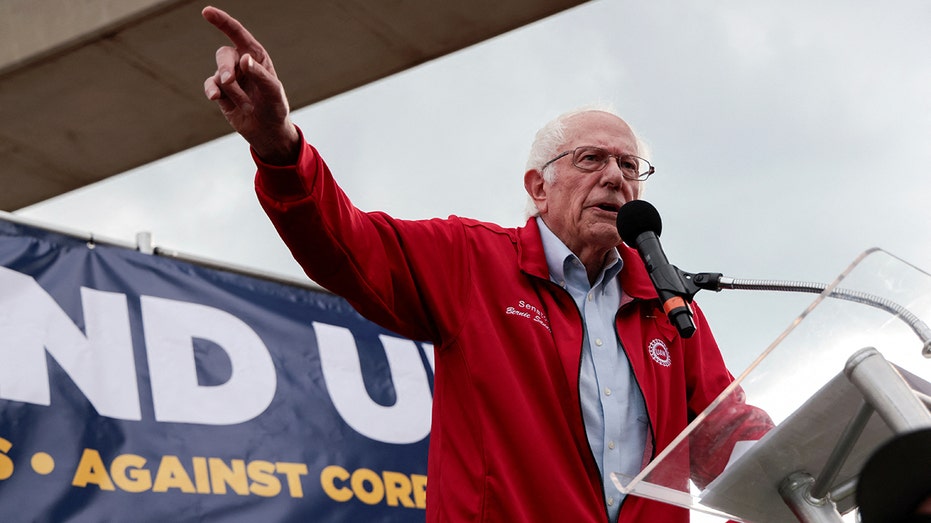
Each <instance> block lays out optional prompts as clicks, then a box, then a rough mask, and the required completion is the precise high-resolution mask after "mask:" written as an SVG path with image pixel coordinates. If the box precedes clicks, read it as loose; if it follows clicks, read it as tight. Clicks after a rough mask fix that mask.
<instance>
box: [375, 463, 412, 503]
mask: <svg viewBox="0 0 931 523" xmlns="http://www.w3.org/2000/svg"><path fill="white" fill-rule="evenodd" d="M381 476H382V477H383V478H384V479H385V502H386V503H388V506H389V507H396V506H398V505H399V504H400V505H403V506H405V507H408V508H411V507H413V506H414V500H413V499H411V490H412V486H411V480H410V478H408V477H407V475H405V474H401V473H400V472H391V471H388V470H386V471H384V472H382V473H381Z"/></svg>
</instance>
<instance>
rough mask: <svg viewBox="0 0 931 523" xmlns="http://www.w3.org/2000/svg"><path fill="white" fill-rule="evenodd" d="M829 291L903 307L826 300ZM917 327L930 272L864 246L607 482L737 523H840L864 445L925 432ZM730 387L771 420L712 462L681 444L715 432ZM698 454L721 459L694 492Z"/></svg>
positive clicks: (930, 419)
mask: <svg viewBox="0 0 931 523" xmlns="http://www.w3.org/2000/svg"><path fill="white" fill-rule="evenodd" d="M840 290H855V291H857V292H858V293H863V294H864V295H867V296H869V297H876V298H879V299H882V300H884V301H885V302H891V303H894V304H897V305H898V306H901V307H902V308H904V309H905V312H902V311H899V313H896V314H891V313H890V312H889V311H888V307H887V310H881V309H879V308H876V307H871V306H869V305H865V304H863V303H856V302H852V301H847V300H839V299H836V298H832V297H830V295H831V293H832V292H834V293H835V295H837V291H840ZM735 299H736V298H735ZM929 322H931V274H928V273H926V272H924V271H922V270H920V269H918V268H916V267H914V266H912V265H910V264H908V263H907V262H905V261H903V260H901V259H899V258H897V257H895V256H893V255H891V254H889V253H887V252H885V251H882V250H879V249H872V250H869V251H867V252H865V253H864V254H863V255H861V256H860V257H858V258H857V259H856V260H855V261H854V262H853V263H852V264H851V265H850V267H848V269H847V270H845V271H844V273H842V274H841V275H840V276H838V277H837V278H836V279H835V281H834V282H832V283H831V284H829V285H828V287H827V289H826V290H825V291H824V292H822V293H821V294H820V295H817V296H815V297H814V300H813V302H812V303H811V305H810V306H809V307H808V308H807V309H805V310H804V311H803V312H802V313H801V314H800V315H799V316H798V318H796V320H795V321H793V322H792V323H791V324H790V325H789V326H788V327H787V328H786V330H785V331H784V332H783V333H782V334H780V335H779V337H778V338H777V339H776V340H775V341H774V342H773V343H772V344H770V346H769V347H767V348H766V349H765V350H764V351H763V352H762V353H761V354H760V356H759V357H758V358H756V360H754V361H753V363H751V364H750V366H749V367H748V368H747V369H746V370H744V371H743V372H740V369H731V370H732V372H734V373H735V375H736V376H737V380H736V381H735V382H734V383H733V384H732V385H731V386H730V387H728V389H726V390H725V391H724V392H723V393H722V394H721V396H720V397H719V398H718V399H717V400H715V402H713V403H712V405H711V406H709V407H708V409H706V410H705V412H703V413H701V414H700V415H699V416H698V417H696V419H695V420H694V421H693V422H692V423H691V424H690V425H689V426H688V427H687V428H686V429H685V430H684V431H683V432H682V433H681V434H680V435H679V436H678V437H677V438H676V440H675V441H674V442H673V444H671V445H670V446H669V447H668V448H666V449H665V450H664V451H663V452H662V453H661V454H660V455H658V456H657V458H656V459H654V460H653V461H652V462H651V463H650V464H649V465H648V466H647V467H646V468H645V469H644V470H643V471H642V472H641V473H640V474H639V475H637V476H636V477H633V478H632V477H629V476H624V475H620V474H612V475H611V477H612V480H613V481H614V483H615V485H616V486H617V487H618V489H620V490H621V492H624V493H626V494H628V495H634V496H642V497H646V498H650V499H655V500H658V501H662V502H665V503H671V504H674V505H678V506H682V507H685V508H688V509H691V510H693V511H698V512H704V513H708V514H713V515H717V516H721V517H722V518H728V519H733V520H737V521H746V522H753V523H768V522H785V521H788V522H792V521H802V522H805V523H813V522H837V521H843V519H842V518H841V515H842V514H845V513H849V512H851V511H852V510H854V509H855V508H856V504H855V499H854V497H855V496H854V492H855V488H856V480H857V476H858V474H859V471H860V469H861V468H862V466H863V464H864V463H865V462H866V460H867V458H868V457H869V456H870V455H871V454H872V452H873V451H874V450H875V449H876V448H877V447H878V446H879V445H881V444H882V443H884V442H885V441H887V440H888V439H890V438H891V437H892V436H893V435H895V434H897V433H902V432H907V431H910V430H914V429H919V428H924V427H931V413H929V410H928V407H929V403H931V397H929V396H931V384H929V382H931V359H928V357H926V355H925V354H923V353H924V352H928V349H929V346H928V345H926V342H928V341H929V340H927V339H926V340H924V341H922V340H921V339H920V337H919V336H924V337H929V334H928V330H927V324H928V323H929ZM909 324H911V326H910V325H909ZM916 325H917V331H916V328H914V327H915V326H916ZM725 358H726V359H727V352H726V351H725ZM738 372H739V374H737V373H738ZM739 393H743V394H745V395H746V403H748V404H750V405H754V406H756V407H759V408H762V409H763V410H765V411H766V412H767V413H768V414H769V416H770V417H771V418H772V420H773V422H774V423H775V424H776V427H775V428H774V429H773V430H771V431H770V432H769V433H767V434H766V435H765V436H764V437H763V438H762V439H761V440H760V441H758V442H756V443H754V444H752V445H749V449H747V450H745V451H744V452H743V453H740V452H732V451H733V449H732V448H730V447H726V446H725V447H726V448H724V449H722V450H720V451H719V452H722V453H725V452H726V453H727V456H718V457H717V459H715V457H714V456H708V455H707V453H708V452H709V451H708V450H705V449H706V448H707V447H708V446H707V445H702V447H703V448H697V445H696V444H694V443H693V444H692V445H690V441H705V442H707V440H708V438H709V437H712V438H727V434H721V435H720V436H719V435H716V434H714V433H713V432H711V431H713V430H714V429H713V428H712V426H711V423H710V421H711V420H714V419H715V418H716V417H717V418H718V419H720V418H719V416H720V415H721V412H716V409H717V408H718V407H722V408H723V406H726V405H728V404H731V403H732V402H731V401H729V400H730V399H731V398H733V397H734V395H735V394H739ZM716 414H717V416H716ZM711 447H717V446H716V445H712V446H711ZM709 458H711V459H712V460H713V461H712V462H720V463H728V465H727V467H726V468H725V469H724V470H723V471H722V472H721V473H720V474H719V475H718V476H717V477H716V479H714V480H713V481H712V482H711V483H709V484H708V485H706V486H705V488H704V489H698V488H697V487H696V486H695V485H694V484H693V483H691V482H689V481H688V478H689V477H690V468H691V465H690V463H691V462H692V461H696V460H702V459H709ZM722 458H723V459H722Z"/></svg>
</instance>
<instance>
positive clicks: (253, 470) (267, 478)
mask: <svg viewBox="0 0 931 523" xmlns="http://www.w3.org/2000/svg"><path fill="white" fill-rule="evenodd" d="M246 472H247V473H248V474H249V479H251V480H252V483H251V484H250V485H249V492H251V493H253V494H255V495H256V496H263V497H266V498H270V497H274V496H277V495H278V494H279V493H280V492H281V482H280V481H278V478H277V477H275V464H274V463H271V462H269V461H261V460H255V461H251V462H249V464H248V465H247V466H246Z"/></svg>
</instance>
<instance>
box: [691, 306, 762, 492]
mask: <svg viewBox="0 0 931 523" xmlns="http://www.w3.org/2000/svg"><path fill="white" fill-rule="evenodd" d="M693 307H694V311H695V321H696V326H698V327H700V328H699V329H698V332H700V333H701V335H700V336H701V338H700V339H699V340H696V341H698V346H697V347H692V348H690V350H691V351H693V353H692V362H691V363H692V364H691V365H689V369H688V373H689V375H688V381H689V416H690V419H694V418H695V417H696V416H698V415H699V414H701V413H702V412H703V411H705V409H706V408H707V407H708V406H709V405H710V404H712V403H713V402H714V401H715V400H716V399H717V397H718V396H719V395H720V394H721V392H722V391H723V390H724V389H725V388H727V387H728V386H729V385H730V384H731V383H732V382H733V381H734V378H733V376H731V374H730V372H729V371H728V370H727V368H726V367H725V365H724V360H723V358H722V356H721V352H720V350H719V349H718V346H717V342H716V341H715V340H714V338H713V336H712V335H711V331H710V329H709V328H708V326H707V323H706V321H705V318H704V315H703V314H702V312H701V310H700V309H698V307H697V306H694V304H693ZM696 349H697V350H698V352H695V351H696ZM772 427H773V422H772V420H771V419H770V417H769V415H768V414H766V412H765V411H763V410H762V409H759V408H757V407H754V406H753V405H748V404H747V403H746V394H744V391H743V389H741V388H740V387H737V388H735V389H734V390H733V391H732V392H731V393H730V394H729V395H728V396H726V397H725V398H723V399H722V400H721V402H720V403H719V404H718V405H717V406H716V407H715V408H714V409H713V410H711V411H709V412H708V413H707V414H706V417H705V418H704V419H703V420H702V422H701V424H700V425H699V426H698V427H697V428H696V429H695V430H694V431H693V432H692V433H691V434H690V435H689V439H688V444H689V458H690V461H691V475H692V480H693V481H694V482H695V484H696V485H698V486H699V488H704V487H705V486H706V485H707V484H708V483H710V482H711V481H712V480H714V478H715V477H717V476H718V474H720V473H721V471H723V470H724V467H725V465H727V462H728V460H729V459H730V457H731V452H732V451H733V449H734V445H735V444H736V443H737V442H738V441H755V440H758V439H760V438H762V437H763V435H764V434H766V433H767V432H769V430H770V429H772Z"/></svg>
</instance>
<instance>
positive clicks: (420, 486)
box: [411, 474, 427, 508]
mask: <svg viewBox="0 0 931 523" xmlns="http://www.w3.org/2000/svg"><path fill="white" fill-rule="evenodd" d="M411 483H412V485H413V487H414V504H415V505H417V508H427V476H425V475H423V474H411Z"/></svg>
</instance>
